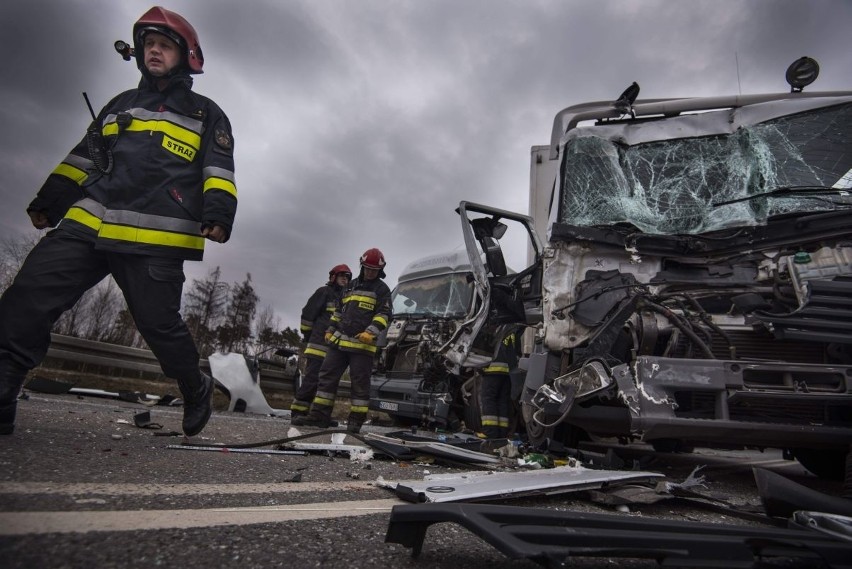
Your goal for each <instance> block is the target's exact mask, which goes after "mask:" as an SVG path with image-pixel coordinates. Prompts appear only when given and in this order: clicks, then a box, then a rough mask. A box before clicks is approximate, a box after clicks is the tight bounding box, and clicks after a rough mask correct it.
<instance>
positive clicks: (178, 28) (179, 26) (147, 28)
mask: <svg viewBox="0 0 852 569" xmlns="http://www.w3.org/2000/svg"><path fill="white" fill-rule="evenodd" d="M148 32H157V33H158V34H163V35H164V36H166V37H168V38H170V39H171V40H172V41H174V42H175V43H176V44H178V45H179V46H180V48H181V50H183V60H182V61H183V62H184V63H185V64H186V65H187V67H189V72H190V73H204V71H202V69H201V68H202V67H203V66H204V55H203V54H202V53H201V44H200V43H199V42H198V34H197V33H196V32H195V28H193V27H192V26H191V25H190V23H189V22H187V21H186V19H184V17H183V16H181V15H180V14H178V13H176V12H172V11H171V10H166V9H165V8H161V7H159V6H154V7H153V8H151V9H150V10H148V11H147V12H145V13H144V14H142V17H141V18H139V20H138V21H137V22H136V23H135V24H133V49H134V50H135V52H136V65H138V66H139V68H140V69H142V68H143V67H144V66H145V53H144V47H143V46H144V45H145V35H146V34H147V33H148Z"/></svg>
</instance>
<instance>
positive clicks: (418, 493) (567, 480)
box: [396, 466, 664, 502]
mask: <svg viewBox="0 0 852 569" xmlns="http://www.w3.org/2000/svg"><path fill="white" fill-rule="evenodd" d="M655 478H664V476H663V475H662V474H658V473H656V472H623V471H622V472H619V471H614V470H592V469H589V468H583V467H572V466H559V467H557V468H549V469H545V470H523V471H515V472H469V473H463V474H460V475H457V476H441V477H436V478H430V477H427V479H425V480H423V482H413V483H411V484H409V485H408V486H403V485H402V484H398V485H397V487H396V493H397V495H398V496H399V497H400V498H402V499H404V500H407V501H409V502H459V501H464V500H484V499H492V500H494V499H500V498H506V497H508V496H513V497H520V496H531V495H549V494H560V493H564V492H577V491H580V490H588V489H590V488H600V487H601V486H603V485H605V484H611V483H613V482H625V481H628V480H629V481H638V480H643V481H647V480H652V479H655Z"/></svg>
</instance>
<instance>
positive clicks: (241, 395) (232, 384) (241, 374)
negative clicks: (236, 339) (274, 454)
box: [207, 353, 290, 417]
mask: <svg viewBox="0 0 852 569" xmlns="http://www.w3.org/2000/svg"><path fill="white" fill-rule="evenodd" d="M207 361H208V362H209V363H210V371H211V373H212V374H213V378H214V379H215V380H216V383H218V384H219V385H220V386H221V387H223V388H224V389H225V390H226V391H227V393H228V396H229V397H230V399H231V403H230V404H229V405H228V411H235V410H238V409H239V410H242V411H245V412H246V413H257V414H261V415H276V416H279V417H289V416H290V410H289V409H273V408H272V407H270V405H269V403H268V402H267V401H266V397H265V396H264V395H263V391H261V389H260V383H259V382H258V381H257V380H255V378H254V377H252V374H251V372H250V371H249V368H248V365H246V359H245V356H243V355H242V354H235V353H228V354H220V353H215V354H211V355H210V357H209V358H207Z"/></svg>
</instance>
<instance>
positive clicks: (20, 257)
mask: <svg viewBox="0 0 852 569" xmlns="http://www.w3.org/2000/svg"><path fill="white" fill-rule="evenodd" d="M40 238H41V233H38V232H33V233H27V234H26V235H15V236H11V237H6V238H4V239H3V240H2V241H0V291H4V290H6V289H7V288H9V285H11V284H12V281H13V280H14V279H15V275H17V274H18V271H19V270H21V265H23V264H24V259H26V258H27V255H29V253H30V251H31V250H32V248H33V247H35V244H36V243H38V241H39V239H40Z"/></svg>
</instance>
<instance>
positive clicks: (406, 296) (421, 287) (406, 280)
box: [370, 250, 474, 427]
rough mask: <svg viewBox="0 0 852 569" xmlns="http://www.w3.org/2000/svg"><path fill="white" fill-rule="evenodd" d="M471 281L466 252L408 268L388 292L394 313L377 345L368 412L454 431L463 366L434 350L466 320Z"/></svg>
mask: <svg viewBox="0 0 852 569" xmlns="http://www.w3.org/2000/svg"><path fill="white" fill-rule="evenodd" d="M473 288H474V286H473V279H472V276H471V266H470V263H469V262H468V255H467V252H466V251H461V250H460V251H450V252H446V253H441V254H436V255H430V256H428V257H424V258H421V259H418V260H416V261H413V262H411V263H409V264H408V265H407V266H406V267H405V268H404V269H403V271H402V273H401V274H400V276H399V280H398V284H397V285H396V287H395V288H394V289H393V291H392V292H391V303H392V309H393V313H392V316H391V321H390V323H389V325H388V327H387V330H386V331H385V333H384V334H383V336H382V337H381V338H380V340H379V345H380V346H381V348H382V349H381V352H380V355H379V358H378V360H377V364H376V369H375V372H374V374H373V376H372V378H371V387H370V392H371V393H370V408H371V409H373V410H376V411H382V412H384V413H386V414H388V415H390V416H391V418H392V419H393V420H394V421H395V422H396V423H398V424H411V425H416V424H422V425H424V426H434V427H447V426H456V425H457V424H458V423H459V422H460V420H461V419H462V418H463V414H464V410H463V409H464V407H465V405H464V403H463V401H464V399H465V398H467V397H469V396H470V395H469V394H467V395H465V393H464V383H465V381H467V380H468V379H469V377H470V374H469V370H468V369H467V368H466V367H465V366H460V365H456V364H454V363H453V362H450V361H448V360H447V359H445V358H443V357H442V356H441V355H440V353H439V351H440V348H441V347H442V346H444V345H445V344H446V343H447V342H448V341H449V340H450V339H451V338H453V337H454V336H455V335H456V334H457V333H458V331H459V329H460V327H461V326H462V324H463V323H464V322H466V321H468V320H469V319H470V318H471V315H472V311H473V309H474V307H473V298H474V295H473Z"/></svg>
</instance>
